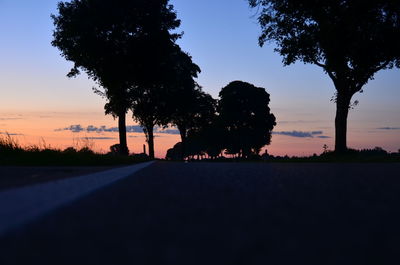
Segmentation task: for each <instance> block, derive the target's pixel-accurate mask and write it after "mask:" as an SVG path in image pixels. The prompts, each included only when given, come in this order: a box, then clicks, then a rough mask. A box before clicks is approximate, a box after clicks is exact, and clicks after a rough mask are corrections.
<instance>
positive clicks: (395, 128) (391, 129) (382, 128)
mask: <svg viewBox="0 0 400 265" xmlns="http://www.w3.org/2000/svg"><path fill="white" fill-rule="evenodd" d="M376 129H377V130H387V131H394V130H400V127H380V128H376Z"/></svg>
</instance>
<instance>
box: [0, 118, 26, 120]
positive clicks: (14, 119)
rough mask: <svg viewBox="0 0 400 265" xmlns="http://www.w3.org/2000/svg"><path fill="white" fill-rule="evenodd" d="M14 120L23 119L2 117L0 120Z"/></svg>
mask: <svg viewBox="0 0 400 265" xmlns="http://www.w3.org/2000/svg"><path fill="white" fill-rule="evenodd" d="M14 120H22V118H0V121H14Z"/></svg>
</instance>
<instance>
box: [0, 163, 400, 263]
mask: <svg viewBox="0 0 400 265" xmlns="http://www.w3.org/2000/svg"><path fill="white" fill-rule="evenodd" d="M399 172H400V164H306V163H304V164H289V163H288V164H286V163H282V164H266V163H238V164H236V163H186V164H185V163H167V162H157V163H154V164H152V165H151V166H149V167H146V168H145V169H143V170H141V171H139V172H137V173H136V174H134V175H132V176H130V177H128V178H125V179H122V180H120V181H118V182H116V183H114V184H112V185H109V186H107V187H104V188H102V189H100V190H97V191H96V192H93V193H90V194H89V195H87V196H84V197H83V198H81V199H79V200H76V201H74V202H73V203H69V204H67V205H64V206H62V207H60V208H58V209H56V210H53V211H51V212H49V213H47V214H46V215H45V216H42V217H40V218H38V219H36V221H34V222H31V223H29V224H27V225H26V226H24V227H22V228H20V229H18V230H16V231H13V232H12V233H8V234H6V235H5V236H3V237H2V238H1V239H0V252H1V253H0V264H2V265H5V264H107V265H112V264H160V265H181V264H182V265H191V264H194V265H197V264H199V265H200V264H202V265H205V264H219V265H221V264H229V265H231V264H237V265H253V264H254V265H255V264H319V265H329V264H341V265H342V264H400V257H399V255H398V253H399V251H400V174H399Z"/></svg>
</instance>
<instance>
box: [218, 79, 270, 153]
mask: <svg viewBox="0 0 400 265" xmlns="http://www.w3.org/2000/svg"><path fill="white" fill-rule="evenodd" d="M219 96H220V98H221V99H220V101H219V104H218V112H219V119H220V122H221V125H222V126H223V128H224V129H225V130H226V138H227V144H226V148H227V149H228V151H230V152H233V153H238V154H239V155H240V156H242V157H248V156H249V155H250V154H251V153H257V154H258V153H259V151H260V150H261V148H262V147H264V146H265V145H267V144H270V142H271V132H272V129H273V128H274V126H275V125H276V122H275V116H274V115H273V114H272V113H271V112H270V108H269V106H268V104H269V102H270V98H269V94H268V93H267V92H266V91H265V89H264V88H261V87H255V86H254V85H252V84H249V83H246V82H242V81H234V82H231V83H230V84H228V85H227V86H226V87H224V88H222V90H221V92H220V93H219Z"/></svg>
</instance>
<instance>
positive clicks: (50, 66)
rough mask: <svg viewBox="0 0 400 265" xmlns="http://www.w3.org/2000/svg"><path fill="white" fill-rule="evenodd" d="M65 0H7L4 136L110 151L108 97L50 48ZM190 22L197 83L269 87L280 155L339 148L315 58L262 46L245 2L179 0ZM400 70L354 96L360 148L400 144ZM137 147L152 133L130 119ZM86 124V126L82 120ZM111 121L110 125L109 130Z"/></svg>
mask: <svg viewBox="0 0 400 265" xmlns="http://www.w3.org/2000/svg"><path fill="white" fill-rule="evenodd" d="M57 2H58V0H40V1H32V0H0V137H1V136H4V135H5V134H6V133H8V134H10V135H11V136H12V137H13V138H14V139H16V140H18V142H19V143H20V144H22V145H42V146H51V147H54V148H66V147H68V146H76V147H79V146H82V145H87V144H89V145H91V146H93V148H94V149H95V150H97V151H101V152H107V151H108V149H109V146H110V145H112V144H115V143H117V142H118V135H117V133H116V132H115V127H116V126H117V122H116V121H115V120H114V119H113V118H112V117H110V116H105V115H104V109H103V106H104V104H105V99H103V98H101V97H99V96H98V95H96V94H94V93H93V90H92V88H93V87H94V86H95V84H94V83H93V82H92V81H91V80H89V79H88V78H87V76H86V75H84V74H83V75H81V76H79V77H78V78H73V79H70V78H67V77H66V74H67V73H68V71H69V69H70V68H71V66H72V63H71V62H67V61H65V59H64V58H62V57H61V56H60V52H59V51H58V50H57V49H56V48H54V47H52V46H51V44H50V42H51V40H52V31H53V28H54V27H53V23H52V20H51V18H50V14H56V13H57V9H56V7H57ZM170 3H171V4H173V5H174V7H175V10H176V12H177V14H178V18H180V19H181V20H182V25H181V27H180V29H179V31H183V32H184V35H183V38H182V39H180V40H179V41H178V43H179V44H180V45H181V47H182V49H183V50H184V51H186V52H188V53H189V54H190V55H191V56H192V57H193V61H194V62H195V63H196V64H198V65H199V66H200V68H201V69H202V72H201V74H200V75H199V78H198V80H197V81H198V83H199V84H200V85H201V86H202V87H203V90H204V91H206V92H208V93H210V94H211V95H212V96H213V97H214V98H218V93H219V91H220V90H221V88H222V87H224V86H226V85H227V84H228V83H229V82H231V81H234V80H242V81H246V82H249V83H252V84H254V85H256V86H260V87H264V88H265V89H266V91H267V92H268V93H269V94H270V95H271V103H270V107H271V111H272V113H274V115H275V116H276V118H277V123H278V124H277V126H276V127H275V129H274V134H273V137H272V143H271V145H270V146H267V149H268V152H269V153H270V154H273V155H285V154H288V155H299V156H301V155H311V154H313V153H321V152H322V151H323V148H322V147H323V145H324V144H327V145H328V147H329V148H330V149H333V147H334V117H335V105H334V103H333V102H331V101H330V100H331V98H332V97H333V96H334V92H335V89H334V86H333V84H332V81H331V80H330V79H329V77H328V76H327V75H326V74H324V73H323V71H322V70H321V69H320V68H319V67H317V66H314V65H304V64H303V63H296V64H294V65H291V66H287V67H284V66H283V64H282V58H281V57H280V56H279V54H277V53H275V52H274V51H273V49H274V47H273V44H267V45H265V46H264V47H259V46H258V36H259V34H260V27H259V25H258V24H257V20H256V10H254V9H250V8H249V7H248V3H247V1H246V0H218V1H215V0H202V1H195V0H171V1H170ZM399 86H400V71H399V70H398V69H394V70H385V71H381V72H379V73H378V74H377V75H376V76H375V79H374V80H372V81H370V82H369V83H368V84H367V85H366V86H365V88H364V93H362V94H356V95H355V96H354V98H353V100H359V102H360V104H359V105H358V106H356V107H355V108H354V109H353V110H351V111H350V114H349V121H348V122H349V125H348V145H349V147H352V148H358V149H361V148H373V147H375V146H380V147H383V148H384V149H386V150H388V151H397V150H399V149H400V115H399V114H400V105H399V104H398V100H399V99H400V89H399ZM127 121H128V125H129V126H132V127H131V129H132V130H131V132H130V133H129V134H128V145H129V149H130V150H131V152H135V153H140V152H142V150H143V144H144V143H145V138H144V135H143V133H142V132H141V131H140V128H137V126H136V125H137V124H136V123H135V122H134V121H133V120H132V119H131V114H128V117H127ZM78 126H79V127H78ZM101 128H103V129H101ZM156 136H157V137H156V141H155V145H156V146H155V148H156V156H158V157H161V158H162V157H164V156H165V153H166V150H167V149H168V148H171V147H172V146H173V145H174V144H175V143H176V142H178V141H179V137H178V135H177V134H176V131H175V130H171V131H169V132H162V133H157V134H156Z"/></svg>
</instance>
